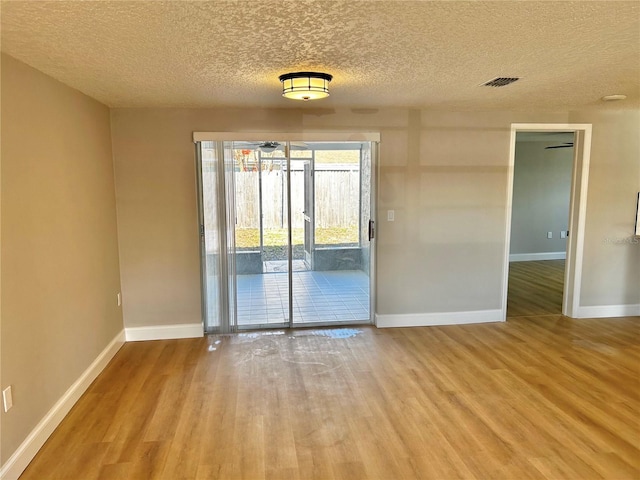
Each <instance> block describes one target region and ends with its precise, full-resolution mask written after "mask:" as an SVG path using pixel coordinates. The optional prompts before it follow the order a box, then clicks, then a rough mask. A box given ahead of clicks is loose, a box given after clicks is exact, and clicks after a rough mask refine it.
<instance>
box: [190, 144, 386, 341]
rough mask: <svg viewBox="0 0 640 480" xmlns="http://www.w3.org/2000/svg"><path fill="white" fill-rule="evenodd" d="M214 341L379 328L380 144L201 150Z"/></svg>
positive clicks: (205, 273) (206, 306)
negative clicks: (284, 331) (374, 288)
mask: <svg viewBox="0 0 640 480" xmlns="http://www.w3.org/2000/svg"><path fill="white" fill-rule="evenodd" d="M196 145H197V156H198V172H199V186H200V192H199V193H200V219H201V221H200V223H201V248H202V259H203V260H202V279H203V312H204V316H205V327H206V330H207V332H219V333H225V332H232V331H235V330H237V329H257V328H282V327H293V326H309V325H335V324H352V323H370V322H371V311H372V309H371V304H372V296H371V284H372V278H371V273H372V271H373V269H372V265H371V264H372V256H371V242H372V239H371V238H370V237H369V233H370V232H371V231H372V229H371V228H370V223H371V222H372V219H373V211H374V210H373V206H372V198H373V197H372V190H373V189H372V186H373V183H372V180H373V174H374V171H375V169H374V168H373V164H374V161H375V159H374V157H373V152H374V150H373V148H374V146H375V144H374V143H372V142H306V143H301V142H295V143H294V142H274V141H234V142H231V141H216V142H205V141H202V142H197V144H196Z"/></svg>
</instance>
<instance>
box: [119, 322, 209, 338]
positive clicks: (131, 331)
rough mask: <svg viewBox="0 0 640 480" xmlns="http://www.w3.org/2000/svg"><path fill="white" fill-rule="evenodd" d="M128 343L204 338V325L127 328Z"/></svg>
mask: <svg viewBox="0 0 640 480" xmlns="http://www.w3.org/2000/svg"><path fill="white" fill-rule="evenodd" d="M124 331H125V336H126V339H127V342H139V341H144V340H173V339H177V338H199V337H203V336H204V327H203V325H202V323H185V324H180V325H153V326H150V327H131V328H125V329H124Z"/></svg>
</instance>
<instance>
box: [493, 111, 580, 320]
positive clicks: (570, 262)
mask: <svg viewBox="0 0 640 480" xmlns="http://www.w3.org/2000/svg"><path fill="white" fill-rule="evenodd" d="M518 131H528V132H557V131H573V132H575V135H576V142H575V148H574V159H573V173H572V176H573V178H572V182H571V198H570V202H571V203H570V207H569V230H570V231H571V236H570V237H569V241H568V242H567V252H566V260H567V263H566V265H565V278H564V292H563V299H562V313H563V315H566V316H568V317H576V316H577V312H578V309H579V307H580V287H581V284H582V260H583V254H584V229H585V216H586V215H585V214H586V209H587V187H588V181H589V161H590V156H591V124H586V123H573V124H572V123H544V124H542V123H512V124H511V138H510V146H509V164H508V165H507V175H508V180H507V198H506V222H505V227H506V228H505V251H504V264H503V268H502V317H503V319H505V320H506V318H507V292H508V288H509V257H510V255H509V248H510V243H511V215H512V210H513V174H514V165H515V153H516V152H515V146H516V133H517V132H518Z"/></svg>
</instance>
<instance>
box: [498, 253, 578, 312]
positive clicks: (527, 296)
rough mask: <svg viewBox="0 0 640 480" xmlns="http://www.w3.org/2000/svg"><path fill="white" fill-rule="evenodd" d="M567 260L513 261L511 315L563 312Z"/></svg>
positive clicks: (511, 270)
mask: <svg viewBox="0 0 640 480" xmlns="http://www.w3.org/2000/svg"><path fill="white" fill-rule="evenodd" d="M564 265H565V261H564V260H541V261H533V262H511V263H510V264H509V289H508V293H507V317H521V316H531V315H559V314H561V313H562V292H563V287H564Z"/></svg>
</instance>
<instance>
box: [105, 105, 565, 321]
mask: <svg viewBox="0 0 640 480" xmlns="http://www.w3.org/2000/svg"><path fill="white" fill-rule="evenodd" d="M566 121H567V115H566V114H562V113H559V114H550V113H546V114H524V113H522V114H518V113H496V112H492V113H442V112H427V111H419V110H407V109H384V110H371V111H370V110H367V111H358V110H356V111H351V110H344V111H341V110H339V111H333V110H330V109H326V110H323V109H311V110H306V109H305V110H241V109H240V110H238V109H216V110H214V109H114V110H112V131H113V145H114V160H115V165H116V184H117V203H118V225H119V233H120V255H121V271H122V285H123V291H124V295H125V302H124V320H125V325H126V326H127V327H138V326H145V325H169V324H181V323H195V322H199V321H200V320H201V313H200V270H199V250H198V234H197V214H196V205H197V201H196V191H195V178H196V172H195V163H194V147H193V144H192V143H191V136H192V132H193V131H274V132H275V131H290V132H295V131H303V130H307V131H310V130H318V129H325V130H355V129H363V130H373V131H380V132H381V138H382V142H381V147H380V161H381V166H380V178H379V191H378V195H377V198H378V211H379V212H380V215H379V219H380V221H379V222H378V226H379V227H378V232H379V237H378V245H377V267H378V270H377V274H378V284H377V298H378V305H377V312H378V313H381V314H399V313H433V312H459V311H475V310H489V309H499V308H500V306H501V289H502V283H501V282H502V266H503V261H504V248H505V231H504V229H505V224H506V211H505V204H506V186H507V174H508V172H507V164H508V159H509V138H510V126H511V123H512V122H563V123H564V122H566ZM387 209H394V210H395V211H396V221H395V222H393V223H389V222H386V220H385V219H386V215H384V214H383V213H385V212H386V210H387ZM462 292H464V294H463V293H462Z"/></svg>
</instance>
